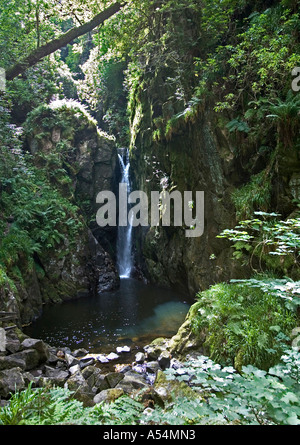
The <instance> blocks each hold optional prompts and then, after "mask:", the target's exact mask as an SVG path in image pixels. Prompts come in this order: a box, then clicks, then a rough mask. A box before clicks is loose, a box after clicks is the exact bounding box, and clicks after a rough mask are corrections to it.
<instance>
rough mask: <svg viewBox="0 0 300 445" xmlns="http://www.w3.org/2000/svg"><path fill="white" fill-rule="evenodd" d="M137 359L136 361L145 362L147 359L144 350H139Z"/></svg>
mask: <svg viewBox="0 0 300 445" xmlns="http://www.w3.org/2000/svg"><path fill="white" fill-rule="evenodd" d="M135 361H136V363H143V362H144V361H145V354H144V353H143V352H138V353H137V354H136V355H135Z"/></svg>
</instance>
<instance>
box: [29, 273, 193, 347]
mask: <svg viewBox="0 0 300 445" xmlns="http://www.w3.org/2000/svg"><path fill="white" fill-rule="evenodd" d="M188 309H189V304H187V303H185V301H184V298H183V296H182V295H177V294H176V293H175V292H174V291H171V290H166V289H161V288H157V287H155V286H151V285H146V284H144V283H142V282H139V281H136V280H133V279H122V280H121V284H120V288H119V289H117V290H116V291H114V292H106V293H102V294H101V295H98V296H95V297H90V298H81V299H78V300H72V301H68V302H65V303H62V304H60V305H54V306H49V307H45V308H44V311H43V314H42V316H41V317H40V318H39V319H38V320H37V321H36V322H34V323H33V324H32V325H31V326H29V327H27V328H26V329H24V331H25V333H26V334H27V335H30V336H32V337H35V338H41V339H43V340H44V341H46V342H47V343H49V344H50V345H54V346H68V347H69V348H71V349H76V348H78V347H84V348H86V349H88V350H89V351H90V352H110V351H111V350H115V348H116V347H117V346H124V345H128V346H131V345H136V344H138V345H139V346H143V345H145V344H147V343H149V342H150V341H152V340H153V339H154V338H156V337H160V336H165V337H170V336H172V335H174V334H175V333H176V332H177V330H178V328H179V326H180V325H181V324H182V322H183V321H184V318H185V316H186V314H187V311H188Z"/></svg>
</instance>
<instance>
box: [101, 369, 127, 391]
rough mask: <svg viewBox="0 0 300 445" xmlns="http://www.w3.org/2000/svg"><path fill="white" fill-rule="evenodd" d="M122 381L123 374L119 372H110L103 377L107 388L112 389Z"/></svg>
mask: <svg viewBox="0 0 300 445" xmlns="http://www.w3.org/2000/svg"><path fill="white" fill-rule="evenodd" d="M123 379H124V374H122V373H120V372H110V373H108V374H106V376H105V381H106V382H107V384H108V387H109V388H114V387H115V386H117V384H118V383H119V382H120V381H121V380H123Z"/></svg>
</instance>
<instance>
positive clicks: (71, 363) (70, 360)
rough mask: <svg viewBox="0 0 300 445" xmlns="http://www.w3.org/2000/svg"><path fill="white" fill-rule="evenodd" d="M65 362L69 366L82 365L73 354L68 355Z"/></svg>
mask: <svg viewBox="0 0 300 445" xmlns="http://www.w3.org/2000/svg"><path fill="white" fill-rule="evenodd" d="M65 360H66V362H67V365H68V366H74V365H79V363H80V361H79V360H78V359H77V358H76V357H74V356H73V355H71V354H66V355H65Z"/></svg>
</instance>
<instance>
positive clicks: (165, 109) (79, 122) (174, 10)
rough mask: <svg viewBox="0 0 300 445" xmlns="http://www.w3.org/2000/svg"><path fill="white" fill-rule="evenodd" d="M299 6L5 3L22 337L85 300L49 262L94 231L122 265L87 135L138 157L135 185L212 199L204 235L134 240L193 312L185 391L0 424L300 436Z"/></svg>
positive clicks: (3, 148)
mask: <svg viewBox="0 0 300 445" xmlns="http://www.w3.org/2000/svg"><path fill="white" fill-rule="evenodd" d="M299 6H300V5H299V2H298V1H297V0H276V1H269V0H255V1H252V2H247V1H245V0H156V1H154V0H131V1H124V2H122V3H113V2H110V1H98V0H74V1H69V0H50V1H44V0H26V1H24V0H22V1H21V0H0V67H1V68H3V69H4V70H5V72H6V85H5V88H4V87H3V86H2V88H1V90H2V91H0V309H1V311H8V310H9V307H10V306H11V305H13V309H14V310H15V311H17V312H18V315H19V320H18V323H19V329H20V331H21V329H22V323H29V322H30V321H31V318H34V317H35V316H36V315H37V314H38V312H39V311H40V306H39V305H40V302H41V304H44V303H48V302H51V303H52V304H53V303H57V302H59V301H61V300H63V299H64V298H65V295H66V294H67V293H71V292H73V291H74V289H78V287H79V284H78V283H77V282H75V281H76V280H75V279H74V280H73V281H72V280H71V281H72V282H71V281H70V280H69V281H70V282H71V284H70V283H69V281H68V282H67V284H66V283H65V282H64V283H61V282H60V280H59V278H58V275H57V270H56V269H55V267H54V266H53V263H55V264H58V263H59V264H60V262H63V260H64V259H66V260H65V262H64V264H65V265H66V264H70V268H71V265H72V264H73V265H74V264H75V262H78V264H79V263H80V261H82V259H81V257H80V256H76V257H75V254H72V252H75V250H76V249H77V250H76V252H77V253H78V251H79V248H77V247H78V245H79V244H80V243H83V244H84V240H85V237H86V228H90V229H91V230H93V233H94V234H96V235H97V236H98V241H99V243H100V244H101V245H102V247H103V248H104V250H105V251H107V252H108V253H109V255H110V256H111V261H112V262H113V261H114V258H115V244H114V233H113V232H109V231H108V232H104V233H103V232H101V233H98V231H97V230H98V229H95V226H94V225H93V221H94V219H95V202H94V198H95V197H94V195H92V197H91V196H90V195H88V194H85V193H81V190H80V189H79V187H77V188H76V186H74V184H78V183H80V181H81V180H82V178H81V176H80V171H81V170H80V168H81V167H82V165H83V164H80V162H81V161H80V162H78V159H77V158H76V156H77V154H76V153H77V151H76V150H77V146H79V145H78V141H79V140H81V139H80V138H83V136H82V135H83V134H85V132H86V131H89V132H90V133H89V134H94V133H93V131H94V129H96V130H95V134H96V135H97V136H95V137H97V138H98V139H97V140H99V138H100V139H101V138H102V139H101V140H105V141H109V142H107V144H112V145H113V144H115V146H117V147H129V150H130V156H131V158H132V165H133V176H134V182H135V185H136V186H137V187H138V188H139V189H143V190H145V191H148V192H149V191H150V190H156V189H157V187H158V186H161V187H163V188H165V187H166V186H165V185H164V184H167V187H168V190H170V191H171V190H173V189H174V188H177V189H178V190H190V189H193V190H202V189H203V190H205V193H206V194H207V196H208V200H207V201H206V206H207V214H206V219H205V224H206V227H205V234H204V235H203V236H202V237H201V239H195V240H189V241H186V240H184V238H183V235H182V233H181V231H180V229H178V228H175V227H171V228H164V227H163V228H161V230H159V229H153V228H151V229H150V230H149V232H148V234H147V236H144V234H143V233H142V234H141V233H137V235H136V246H135V249H136V258H137V262H138V263H139V266H140V268H141V273H142V274H144V275H145V276H146V277H147V279H149V281H151V282H157V283H159V284H161V285H166V286H169V287H171V288H172V287H174V288H175V287H179V288H181V289H183V290H184V291H186V292H188V293H189V294H190V296H191V298H192V299H193V305H192V306H191V309H190V311H189V314H188V316H187V319H186V322H185V324H184V325H183V326H182V327H180V329H179V331H178V334H177V336H175V337H174V339H173V346H172V348H173V349H172V351H173V352H174V354H175V355H176V353H177V354H178V356H179V357H180V359H181V360H182V361H183V362H184V369H185V371H186V373H177V372H176V370H174V369H168V370H166V371H165V373H164V379H165V381H169V382H173V383H174V382H176V384H177V385H179V386H180V385H182V384H185V385H186V386H189V390H187V391H186V393H183V392H180V393H179V396H178V397H176V398H175V399H171V401H169V402H165V404H164V406H160V405H159V404H157V405H155V408H154V409H153V410H150V411H151V412H150V414H149V411H147V412H146V411H145V406H144V404H143V403H142V402H141V400H142V396H141V395H140V394H138V395H136V396H135V397H133V396H132V397H130V396H123V397H120V398H118V399H117V400H116V401H115V402H114V403H111V404H97V405H96V406H94V407H84V408H83V407H82V404H81V402H80V401H78V400H76V398H73V397H72V394H71V392H70V391H68V390H66V389H63V388H46V389H45V388H34V387H32V386H31V385H29V387H28V389H26V390H25V391H19V392H16V393H15V394H14V395H12V398H11V400H10V403H9V404H7V405H5V406H4V407H1V408H0V424H14V423H20V424H22V423H23V424H51V425H54V424H67V423H74V424H103V425H107V424H109V425H114V424H135V425H139V424H150V425H159V424H165V425H173V424H180V425H199V424H211V425H215V424H241V425H248V424H261V425H277V424H279V425H289V424H290V425H296V424H299V423H300V380H299V375H300V353H299V347H298V344H299V337H298V336H299V331H300V327H299V326H300V319H299V314H300V312H299V303H300V284H299V283H300V272H299V266H300V264H299V247H300V232H299V228H300V215H299V205H300V201H299V199H300V156H299V150H300V139H299V135H300V133H299V130H300V123H299V110H300V91H299V90H300V68H299V67H300V17H299V15H300V10H299ZM297 67H298V68H297ZM0 85H1V84H0ZM57 128H59V129H60V130H59V131H60V133H59V134H60V137H58V138H57V139H56V140H55V138H54V136H53V134H54V133H53V131H54V130H55V129H57ZM49 135H52V140H50V139H49V138H50V136H49ZM89 137H90V136H89ZM90 139H91V137H90ZM49 140H50V142H51V143H50V145H49V144H48V145H47V143H46V142H47V141H48V142H49ZM45 141H46V142H45ZM105 143H106V142H105ZM76 144H77V145H76ZM112 145H111V146H112ZM41 147H42V148H41ZM154 159H155V161H154ZM82 181H83V180H82ZM164 181H165V182H164ZM83 183H84V181H83V182H81V183H80V184H83ZM162 184H163V185H162ZM98 191H100V190H98ZM96 235H95V236H96ZM79 240H80V242H79ZM76 246H77V247H76ZM82 249H84V246H83V247H82ZM72 255H73V256H72ZM84 258H86V257H84ZM76 264H77V263H76ZM78 267H79V266H78ZM70 270H71V269H70ZM80 273H81V275H82V276H84V275H85V271H81V272H80ZM70 274H71V273H70ZM74 283H75V284H74ZM82 287H83V285H82V283H80V288H82ZM37 288H39V290H38V294H39V298H40V302H37V299H36V300H34V299H33V300H32V301H31V300H30V299H31V295H36V294H35V292H37V291H36V289H37ZM186 338H188V341H192V342H194V343H193V344H194V349H193V353H195V352H198V356H196V355H195V354H194V355H193V356H192V359H190V360H186V358H187V354H188V353H189V352H190V351H189V350H188V349H186V343H188V341H187V340H186ZM161 378H162V377H161ZM170 384H171V383H170ZM174 384H175V383H174ZM174 392H175V386H174Z"/></svg>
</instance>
